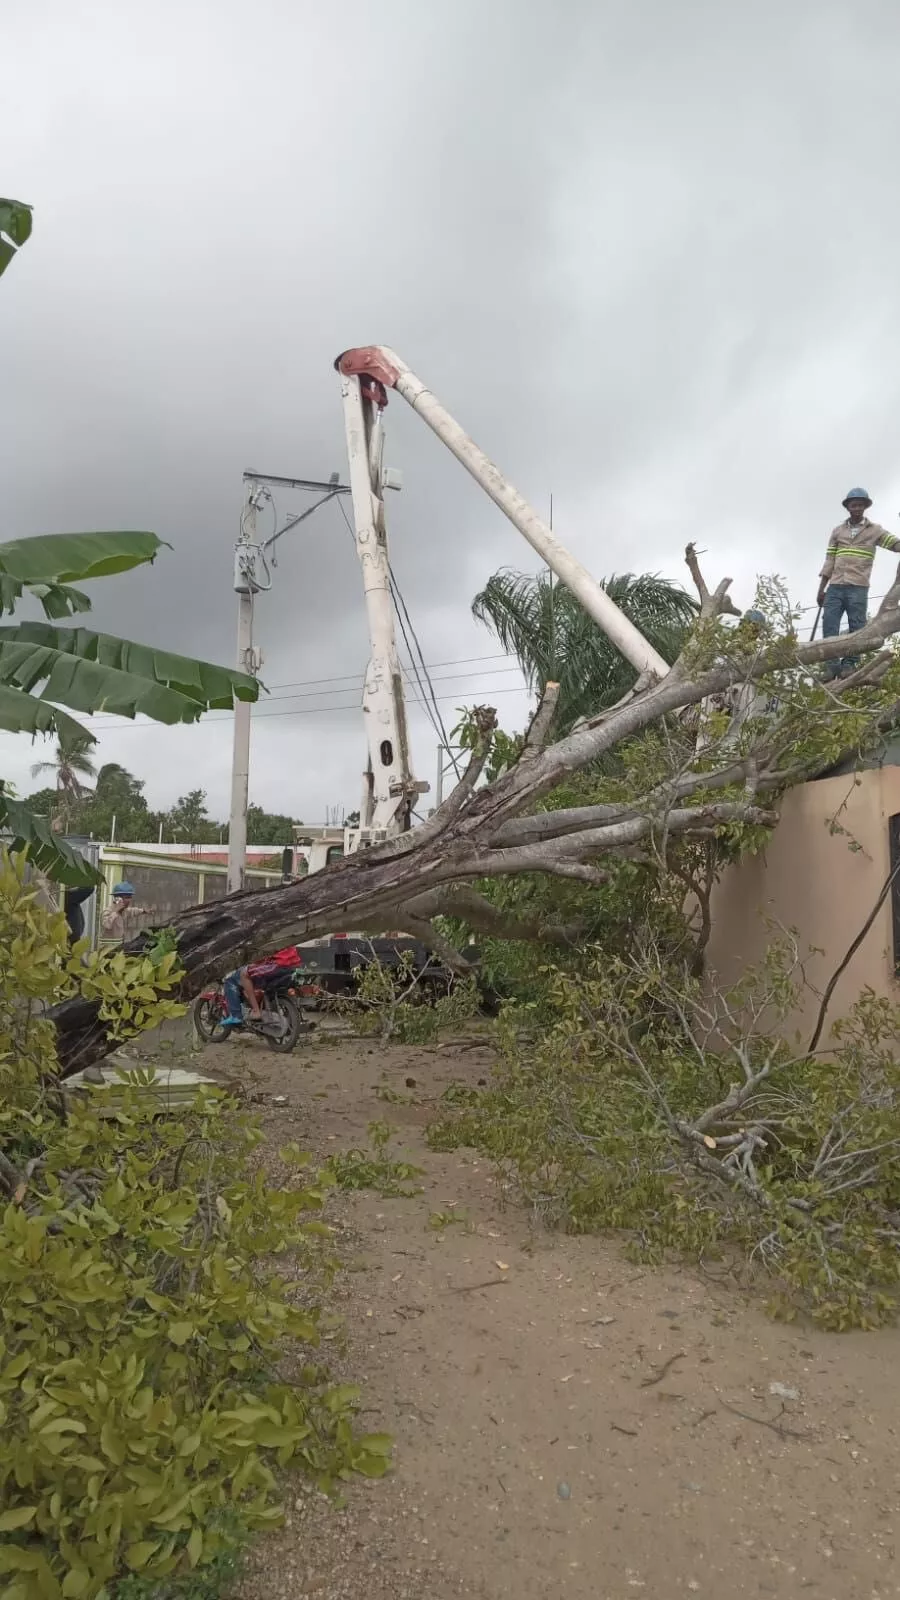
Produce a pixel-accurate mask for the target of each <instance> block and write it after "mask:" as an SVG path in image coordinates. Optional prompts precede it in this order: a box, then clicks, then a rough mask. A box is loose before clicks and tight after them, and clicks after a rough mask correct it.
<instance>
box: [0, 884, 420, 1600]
mask: <svg viewBox="0 0 900 1600" xmlns="http://www.w3.org/2000/svg"><path fill="white" fill-rule="evenodd" d="M81 954H83V952H79V950H78V949H77V948H76V951H75V952H74V953H71V952H70V951H69V950H68V948H67V945H66V937H65V923H64V919H63V918H62V917H61V916H59V915H54V914H49V913H47V912H46V911H44V910H43V909H42V908H41V907H40V906H39V905H38V903H37V901H36V898H35V895H34V893H33V892H32V891H31V890H30V889H29V888H28V886H27V884H26V883H25V881H24V873H23V870H22V867H21V864H17V863H11V862H10V861H9V860H8V859H6V858H4V859H3V860H2V861H0V1091H2V1099H0V1194H2V1195H3V1197H4V1201H5V1208H4V1209H3V1211H2V1212H0V1424H2V1427H3V1435H4V1450H3V1453H2V1459H0V1582H2V1583H3V1584H4V1585H5V1586H4V1587H2V1588H0V1595H2V1597H3V1600H57V1597H64V1600H69V1597H72V1600H98V1597H104V1600H105V1597H108V1596H111V1595H112V1594H113V1592H114V1585H115V1582H116V1580H117V1579H119V1578H120V1577H123V1576H125V1575H127V1574H128V1573H132V1574H134V1575H135V1576H136V1578H137V1577H140V1579H141V1580H142V1581H143V1580H146V1582H147V1584H148V1585H151V1586H152V1585H153V1584H156V1585H158V1586H163V1587H157V1589H155V1590H154V1589H152V1587H151V1588H148V1589H147V1590H145V1591H143V1592H144V1593H147V1594H149V1593H151V1592H153V1593H155V1594H159V1595H162V1594H163V1593H167V1592H171V1593H172V1594H173V1595H174V1594H177V1593H181V1592H185V1593H186V1592H187V1591H185V1590H184V1581H183V1580H185V1579H186V1577H187V1576H188V1575H189V1574H190V1573H191V1572H197V1573H202V1572H203V1571H204V1569H206V1568H208V1567H211V1568H213V1569H216V1570H221V1569H222V1568H223V1567H224V1566H227V1563H228V1561H229V1559H230V1556H231V1553H232V1552H233V1550H234V1547H235V1543H236V1540H237V1538H238V1537H239V1536H240V1535H242V1534H243V1533H245V1532H246V1531H249V1530H251V1529H256V1528H265V1527H268V1526H271V1525H272V1524H274V1523H276V1522H277V1521H278V1519H279V1517H280V1511H279V1506H278V1497H277V1492H276V1491H277V1476H276V1475H277V1473H278V1471H279V1470H280V1469H283V1468H286V1467H288V1466H289V1465H293V1464H297V1465H299V1466H300V1467H302V1468H303V1469H304V1470H305V1471H307V1472H308V1473H309V1474H311V1475H312V1477H313V1478H314V1480H315V1482H316V1483H317V1484H318V1485H319V1486H320V1487H322V1488H324V1489H329V1488H330V1487H331V1486H332V1485H334V1484H335V1483H336V1482H337V1481H338V1480H339V1479H341V1478H343V1477H346V1476H347V1475H348V1474H349V1473H351V1472H361V1473H364V1474H366V1475H370V1476H378V1475H380V1474H381V1473H383V1472H384V1471H385V1470H386V1467H387V1464H388V1456H389V1443H388V1441H387V1439H386V1438H384V1437H383V1436H380V1435H370V1436H359V1435H357V1434H356V1433H355V1431H354V1427H353V1415H354V1409H355V1401H356V1391H355V1390H353V1389H352V1388H349V1387H347V1386H332V1385H330V1384H329V1382H328V1379H327V1374H326V1373H325V1372H324V1370H323V1369H322V1367H321V1366H319V1365H317V1364H316V1363H315V1361H314V1352H315V1347H316V1345H317V1344H318V1342H319V1338H320V1310H319V1308H318V1306H317V1304H316V1303H315V1300H316V1297H317V1295H318V1294H319V1293H320V1292H321V1288H322V1285H323V1282H324V1280H325V1278H327V1274H328V1272H329V1270H330V1266H331V1263H330V1261H329V1258H328V1256H327V1253H326V1246H325V1244H324V1243H323V1235H326V1234H327V1230H326V1229H324V1228H323V1225H322V1224H321V1222H318V1221H315V1220H311V1214H313V1213H315V1212H316V1211H318V1210H319V1209H320V1207H321V1204H322V1198H323V1183H322V1182H320V1181H319V1180H318V1178H317V1177H316V1176H315V1175H307V1176H306V1177H305V1178H301V1177H300V1176H299V1175H298V1172H299V1167H300V1165H301V1161H302V1158H300V1157H299V1156H298V1154H297V1153H296V1152H282V1155H283V1157H284V1159H285V1163H286V1165H287V1167H288V1170H289V1171H290V1173H291V1174H292V1175H291V1177H290V1179H289V1181H288V1183H287V1184H286V1186H285V1187H283V1188H281V1189H278V1190H273V1189H271V1188H270V1187H269V1186H268V1184H267V1181H266V1178H265V1176H264V1174H263V1172H262V1171H261V1170H260V1168H259V1165H258V1163H257V1162H255V1160H254V1151H255V1149H256V1147H257V1145H258V1144H259V1142H260V1139H261V1134H260V1132H259V1130H258V1128H256V1127H255V1126H254V1124H253V1123H252V1122H251V1121H250V1120H249V1119H248V1118H247V1117H245V1116H244V1115H243V1114H242V1113H241V1112H240V1111H239V1110H238V1108H237V1107H236V1106H234V1105H233V1104H232V1103H230V1102H229V1101H228V1100H227V1099H226V1098H225V1097H224V1096H222V1095H219V1094H218V1093H217V1092H207V1091H204V1092H203V1093H201V1094H198V1096H197V1098H196V1100H195V1101H194V1103H193V1104H191V1105H190V1106H188V1107H187V1108H182V1107H179V1115H178V1117H177V1118H175V1117H173V1116H168V1115H163V1116H160V1115H159V1100H158V1099H156V1098H154V1096H153V1094H152V1093H150V1092H149V1085H150V1081H151V1080H150V1077H149V1075H148V1074H144V1075H143V1076H142V1075H140V1074H135V1075H123V1085H122V1088H121V1090H119V1091H117V1093H116V1095H115V1097H114V1099H113V1098H112V1097H110V1096H109V1095H108V1093H107V1092H106V1091H103V1090H94V1089H82V1090H78V1091H74V1092H72V1091H68V1092H66V1095H65V1101H63V1098H62V1093H61V1091H60V1089H59V1087H58V1085H57V1084H56V1083H55V1081H54V1078H53V1029H52V1024H51V1023H50V1022H49V1021H48V1020H47V1019H46V1017H45V1016H44V1015H43V1008H44V1007H45V1006H46V1005H48V1004H52V1003H53V1002H55V1001H56V1000H58V999H60V998H61V997H62V996H64V995H66V994H69V993H71V992H72V990H73V988H74V987H78V986H82V985H83V986H84V987H85V988H86V989H87V990H88V992H91V993H95V992H98V988H99V989H100V992H102V994H103V999H104V1008H105V1009H106V1011H107V1014H108V1015H109V1016H110V1018H111V1019H112V1020H113V1022H114V1024H115V1025H117V1026H118V1027H120V1028H122V1029H123V1030H126V1031H127V1030H133V1029H134V1028H135V1027H138V1026H141V1025H142V1024H143V1025H147V1024H148V1022H149V1021H150V1020H152V1019H153V1018H154V1017H155V1016H156V1015H157V1014H158V1008H159V1007H160V1006H162V1007H163V1008H164V1010H166V1011H167V1012H168V1010H169V1008H171V1007H172V1006H173V1005H174V1002H173V1001H172V1000H170V999H168V998H166V997H165V995H163V997H162V998H160V996H159V994H158V989H159V988H160V987H161V988H163V989H164V990H165V989H166V988H169V989H171V988H172V987H173V986H174V985H175V984H176V983H177V981H178V976H179V974H178V970H177V958H176V957H175V956H174V955H173V953H172V952H171V951H164V952H160V951H156V952H155V954H154V957H153V958H151V957H146V958H137V959H135V958H129V957H126V956H125V955H124V954H123V953H122V952H118V953H117V954H116V955H114V957H113V958H112V959H111V960H110V961H107V962H102V963H99V964H98V963H97V962H92V961H91V962H89V963H88V965H87V966H86V967H85V968H83V969H82V967H81V962H80V959H79V957H80V955H81ZM154 961H155V962H156V965H155V966H154ZM148 967H149V969H150V970H147V968H148ZM288 1253H289V1254H290V1257H291V1263H292V1269H293V1270H292V1274H291V1280H292V1282H293V1281H296V1280H297V1279H298V1278H299V1281H300V1284H301V1292H302V1296H303V1303H302V1304H296V1303H295V1302H294V1292H293V1289H292V1287H291V1285H290V1284H289V1282H288V1280H287V1278H286V1276H285V1275H284V1274H283V1273H282V1272H281V1271H279V1270H278V1266H277V1264H276V1263H277V1259H278V1258H279V1257H280V1256H284V1255H286V1254H288ZM298 1341H299V1344H300V1345H301V1346H302V1347H303V1350H302V1353H300V1354H299V1355H298V1356H297V1357H296V1358H294V1357H293V1352H294V1350H296V1348H297V1342H298ZM289 1360H291V1361H292V1365H290V1366H289V1365H286V1363H287V1362H288V1361H289ZM166 1585H168V1590H167V1589H166V1588H165V1587H164V1586H166ZM179 1585H180V1586H181V1587H180V1588H179V1587H178V1586H179ZM122 1592H123V1593H124V1594H128V1593H130V1591H129V1590H128V1589H124V1590H123V1591H122ZM194 1592H197V1593H198V1592H199V1591H197V1590H195V1591H194Z"/></svg>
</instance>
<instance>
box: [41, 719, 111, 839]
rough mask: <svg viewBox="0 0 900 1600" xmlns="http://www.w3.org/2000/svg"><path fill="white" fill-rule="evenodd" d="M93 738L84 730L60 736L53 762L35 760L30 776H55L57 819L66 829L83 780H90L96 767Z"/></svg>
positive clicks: (84, 787) (83, 787)
mask: <svg viewBox="0 0 900 1600" xmlns="http://www.w3.org/2000/svg"><path fill="white" fill-rule="evenodd" d="M94 742H95V741H94V739H93V738H92V737H91V735H90V734H89V733H88V732H87V731H85V732H83V733H76V732H75V731H74V730H73V731H72V732H69V731H66V732H65V733H60V735H59V737H58V738H57V741H56V751H55V753H54V756H53V759H52V761H36V762H35V764H34V766H33V767H32V769H31V776H32V777H33V778H39V777H41V775H42V774H43V773H45V772H52V773H54V774H55V777H56V818H55V820H57V821H61V822H62V823H63V824H64V826H66V827H68V824H69V822H70V820H71V815H72V810H73V808H74V806H75V804H76V802H77V801H79V800H80V799H81V797H82V795H83V794H84V793H85V789H86V787H87V786H86V785H85V784H84V783H82V781H81V780H82V778H93V777H94V776H95V775H96V771H97V769H96V767H95V766H94V763H93V761H92V759H91V751H92V749H93V747H94Z"/></svg>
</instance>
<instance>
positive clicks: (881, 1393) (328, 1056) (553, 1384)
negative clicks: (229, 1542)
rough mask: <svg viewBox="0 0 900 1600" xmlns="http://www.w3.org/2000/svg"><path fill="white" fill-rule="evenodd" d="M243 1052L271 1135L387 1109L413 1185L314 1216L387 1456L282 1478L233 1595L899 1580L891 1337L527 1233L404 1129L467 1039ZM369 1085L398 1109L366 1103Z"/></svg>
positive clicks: (881, 1589) (466, 1070)
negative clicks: (359, 1476) (336, 1474)
mask: <svg viewBox="0 0 900 1600" xmlns="http://www.w3.org/2000/svg"><path fill="white" fill-rule="evenodd" d="M225 1048H227V1049H228V1050H229V1051H231V1050H232V1049H233V1050H234V1052H235V1054H234V1055H233V1056H232V1057H230V1059H229V1066H233V1065H234V1064H235V1063H236V1062H237V1059H238V1052H239V1051H240V1050H241V1047H240V1046H238V1045H236V1044H235V1045H229V1046H227V1047H225ZM222 1060H223V1057H222V1055H221V1053H218V1054H217V1053H216V1052H214V1051H209V1052H207V1053H206V1059H205V1061H204V1067H205V1068H206V1067H208V1066H209V1065H211V1064H212V1063H214V1062H215V1063H217V1064H218V1065H221V1064H222ZM246 1063H247V1066H248V1067H249V1068H251V1069H252V1071H253V1073H254V1074H255V1075H256V1078H257V1084H258V1088H259V1089H260V1091H261V1092H262V1095H263V1098H262V1099H261V1101H260V1106H259V1109H260V1110H261V1112H262V1115H263V1118H264V1121H265V1124H266V1127H267V1129H268V1130H269V1131H270V1132H271V1135H272V1138H273V1140H275V1141H277V1143H278V1144H283V1143H285V1142H286V1141H287V1140H289V1139H292V1140H293V1139H295V1140H297V1141H299V1142H300V1143H301V1144H302V1145H303V1146H304V1148H309V1149H312V1150H315V1151H316V1152H319V1153H327V1152H331V1151H334V1150H335V1149H343V1148H347V1147H349V1146H351V1145H354V1144H359V1143H360V1142H365V1131H366V1127H367V1124H368V1123H369V1122H370V1121H372V1120H373V1119H375V1118H384V1119H385V1120H387V1121H390V1122H391V1123H392V1124H394V1125H395V1126H396V1127H397V1129H398V1142H397V1154H400V1153H403V1154H405V1155H406V1156H407V1157H408V1158H409V1159H411V1160H413V1161H415V1162H416V1164H417V1165H419V1166H421V1167H422V1168H424V1172H425V1176H424V1178H423V1180H422V1182H423V1184H424V1190H423V1193H422V1194H421V1195H418V1196H417V1197H416V1198H415V1199H395V1200H382V1199H379V1198H378V1197H377V1196H376V1195H373V1194H371V1193H362V1194H359V1195H349V1196H342V1197H340V1198H339V1199H338V1200H337V1201H336V1203H335V1205H334V1207H333V1217H332V1220H336V1221H338V1222H339V1223H340V1224H341V1225H342V1229H343V1230H344V1231H343V1234H342V1239H341V1250H342V1254H343V1255H344V1257H345V1259H346V1260H348V1262H349V1264H350V1267H351V1270H350V1271H348V1272H347V1273H346V1274H345V1275H344V1277H343V1280H342V1288H341V1291H340V1292H341V1295H342V1299H343V1310H344V1312H345V1314H346V1316H347V1320H348V1326H349V1330H350V1335H351V1350H350V1353H349V1357H348V1360H347V1364H346V1365H347V1370H348V1371H349V1372H350V1373H351V1374H352V1375H353V1377H354V1379H356V1380H357V1381H359V1382H360V1383H361V1384H362V1385H363V1387H364V1391H365V1404H366V1407H367V1411H366V1415H365V1417H364V1422H365V1425H366V1426H367V1427H368V1428H371V1429H376V1428H377V1429H386V1430H388V1431H389V1432H391V1433H392V1434H393V1435H394V1437H395V1439H396V1471H395V1473H394V1475H393V1476H392V1477H391V1478H390V1479H389V1480H388V1481H387V1482H384V1483H380V1484H376V1485H373V1486H367V1485H366V1486H359V1487H356V1486H354V1488H353V1489H352V1491H351V1494H350V1497H349V1505H348V1508H347V1510H346V1511H344V1512H340V1513H335V1512H333V1511H332V1510H331V1509H330V1508H329V1507H328V1506H327V1505H326V1504H325V1503H324V1502H323V1501H322V1500H321V1499H320V1498H319V1497H317V1496H315V1495H312V1496H310V1495H309V1494H300V1493H298V1495H297V1499H296V1503H295V1504H294V1505H293V1507H292V1508H291V1511H290V1519H289V1523H288V1526H287V1527H286V1528H285V1529H284V1531H283V1532H282V1533H280V1534H278V1535H275V1536H273V1537H271V1538H268V1539H266V1540H265V1541H263V1542H262V1543H261V1544H260V1545H259V1546H258V1548H257V1550H256V1552H255V1553H254V1555H253V1558H252V1563H251V1567H250V1570H249V1572H248V1573H247V1575H246V1577H245V1578H244V1580H243V1581H242V1584H241V1586H240V1589H239V1597H240V1600H263V1596H265V1597H266V1600H282V1597H285V1600H286V1597H287V1596H291V1597H292V1600H307V1597H309V1600H338V1597H351V1596H352V1597H353V1600H363V1597H365V1600H450V1597H451V1596H458V1595H469V1596H473V1597H479V1600H548V1597H555V1596H557V1595H559V1596H565V1597H566V1600H631V1597H635V1600H678V1597H680V1596H690V1595H700V1596H703V1595H706V1596H710V1597H715V1600H722V1597H725V1596H727V1597H729V1600H731V1597H737V1596H767V1597H768V1596H775V1597H777V1600H796V1597H797V1596H803V1595H807V1594H808V1595H810V1596H811V1597H815V1600H876V1597H877V1600H887V1597H893V1596H898V1595H900V1567H898V1563H897V1560H896V1550H897V1537H896V1534H897V1533H900V1528H898V1526H897V1524H898V1520H900V1495H898V1491H900V1454H898V1444H900V1440H898V1419H900V1406H898V1400H897V1393H898V1385H897V1370H898V1363H900V1335H898V1334H897V1333H895V1332H887V1333H881V1334H874V1335H872V1334H870V1335H856V1334H853V1335H849V1336H843V1337H837V1336H834V1335H826V1334H820V1333H817V1332H816V1331H814V1330H811V1329H809V1328H805V1327H800V1328H798V1327H788V1328H786V1327H783V1326H778V1325H776V1324H773V1323H772V1322H771V1321H769V1320H768V1319H767V1318H766V1316H765V1315H764V1313H763V1311H762V1309H761V1308H760V1307H759V1306H758V1305H757V1304H755V1303H754V1302H752V1301H749V1300H747V1299H746V1298H744V1297H742V1296H740V1295H738V1294H736V1293H735V1292H734V1291H732V1290H731V1289H729V1288H728V1287H726V1286H724V1285H721V1284H711V1283H709V1282H707V1281H705V1280H704V1279H702V1278H701V1277H700V1276H699V1275H698V1274H695V1273H692V1272H691V1271H687V1270H681V1271H678V1270H666V1271H659V1272H657V1271H653V1270H643V1269H641V1268H638V1267H635V1266H632V1265H630V1264H629V1263H628V1262H626V1261H625V1260H624V1259H623V1256H622V1252H621V1250H620V1249H619V1248H618V1246H617V1245H616V1243H615V1242H614V1241H606V1240H597V1239H579V1240H576V1239H567V1238H559V1237H549V1236H547V1235H545V1234H544V1235H542V1234H541V1233H533V1232H532V1230H531V1229H530V1227H529V1220H528V1218H527V1217H526V1216H525V1215H524V1214H523V1213H522V1212H521V1211H520V1210H519V1209H517V1208H516V1206H515V1205H505V1204H504V1197H503V1195H502V1194H501V1193H500V1191H499V1188H498V1185H497V1182H496V1180H495V1177H494V1174H493V1172H492V1170H491V1167H490V1165H489V1164H488V1163H485V1162H483V1161H481V1160H479V1159H478V1158H477V1157H475V1156H473V1155H472V1154H471V1153H466V1152H464V1153H462V1154H452V1155H433V1154H431V1153H430V1152H429V1151H428V1150H427V1149H426V1148H425V1145H424V1139H423V1129H424V1126H425V1124H426V1123H427V1122H428V1121H429V1120H430V1119H431V1117H432V1116H433V1114H434V1101H435V1099H436V1098H437V1097H438V1096H439V1095H440V1093H441V1091H442V1090H443V1088H444V1087H445V1086H446V1084H447V1083H448V1082H449V1081H451V1080H452V1079H465V1080H467V1081H475V1080H477V1079H478V1078H479V1077H483V1076H485V1075H486V1074H487V1072H488V1071H489V1067H490V1057H489V1056H488V1055H487V1054H485V1053H483V1052H480V1051H479V1052H471V1051H466V1052H463V1053H456V1054H454V1051H453V1050H452V1049H446V1048H445V1049H441V1050H438V1051H436V1052H435V1051H422V1050H415V1049H390V1050H384V1049H378V1050H372V1049H370V1048H368V1047H367V1046H366V1045H364V1044H361V1043H358V1042H348V1043H345V1044H340V1045H330V1046H327V1047H324V1046H318V1047H315V1048H313V1049H311V1050H309V1051H305V1052H304V1051H300V1052H298V1054H297V1056H296V1057H291V1058H287V1059H286V1060H285V1061H281V1060H279V1058H276V1057H273V1056H271V1055H267V1054H266V1053H265V1051H264V1050H262V1049H255V1048H252V1047H248V1048H247V1049H246ZM305 1063H311V1064H309V1065H306V1064H305ZM407 1079H414V1080H415V1083H414V1085H412V1086H411V1087H410V1086H408V1085H407V1082H406V1080H407ZM382 1083H386V1084H388V1085H389V1086H390V1087H391V1089H393V1090H395V1091H397V1092H399V1093H401V1094H405V1095H409V1094H412V1095H414V1096H415V1097H416V1099H417V1102H418V1103H415V1104H386V1103H384V1102H383V1101H381V1100H379V1099H378V1098H377V1096H376V1088H377V1086H378V1085H379V1084H382ZM276 1096H284V1097H286V1098H285V1100H284V1102H283V1103H279V1102H278V1101H277V1100H276V1098H275V1097H276ZM451 1212H455V1213H457V1214H458V1215H459V1216H460V1217H461V1218H463V1219H464V1220H463V1221H456V1222H454V1221H448V1220H446V1219H447V1216H448V1213H451ZM438 1214H440V1215H441V1216H442V1217H443V1218H444V1219H445V1220H444V1222H443V1223H442V1224H440V1225H436V1224H437V1223H438Z"/></svg>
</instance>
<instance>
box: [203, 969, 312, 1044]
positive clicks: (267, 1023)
mask: <svg viewBox="0 0 900 1600" xmlns="http://www.w3.org/2000/svg"><path fill="white" fill-rule="evenodd" d="M253 987H254V991H255V994H256V1003H257V1005H258V1006H259V1009H260V1012H261V1016H260V1017H259V1019H257V1018H255V1017H251V1015H250V1007H249V1005H248V1004H247V1001H246V999H245V997H244V995H243V994H242V995H241V1014H242V1020H241V1022H240V1024H231V1025H228V1024H226V1021H225V1019H226V1017H227V1016H228V1001H227V1000H226V998H225V988H224V985H223V984H221V983H217V984H213V985H212V986H211V987H210V988H208V989H204V990H203V993H202V994H199V995H198V996H197V998H196V1000H195V1001H194V1004H193V1007H192V1012H191V1014H192V1016H193V1020H194V1027H195V1028H196V1030H197V1032H198V1034H199V1035H200V1038H201V1039H205V1040H206V1042H207V1044H223V1043H224V1042H225V1040H226V1039H228V1038H229V1037H230V1036H231V1035H232V1034H233V1033H253V1034H256V1035H258V1037H259V1038H261V1039H264V1040H265V1042H266V1044H267V1046H268V1048H269V1049H270V1050H276V1051H278V1052H279V1053H280V1054H284V1055H286V1054H287V1053H288V1052H289V1051H291V1050H293V1048H294V1046H295V1044H296V1043H297V1040H298V1039H299V1038H300V1035H301V1034H302V1033H310V1032H311V1031H312V1028H313V1026H314V1024H312V1023H308V1022H307V1023H305V1022H304V1021H303V1016H302V1012H301V1010H300V997H299V994H298V990H297V984H296V981H295V974H294V973H293V972H287V971H283V972H275V973H272V975H271V976H270V977H267V978H264V979H260V980H259V981H258V982H257V983H254V986H253Z"/></svg>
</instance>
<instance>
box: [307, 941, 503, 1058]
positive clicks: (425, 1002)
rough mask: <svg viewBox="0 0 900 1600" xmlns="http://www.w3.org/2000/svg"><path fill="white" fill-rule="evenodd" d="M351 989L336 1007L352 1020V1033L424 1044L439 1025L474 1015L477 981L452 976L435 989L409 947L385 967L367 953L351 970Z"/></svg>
mask: <svg viewBox="0 0 900 1600" xmlns="http://www.w3.org/2000/svg"><path fill="white" fill-rule="evenodd" d="M355 978H356V984H355V988H354V989H353V991H352V992H351V993H350V994H349V995H347V996H345V997H342V998H341V999H340V1000H339V1001H338V1002H337V1008H338V1009H339V1010H341V1011H343V1012H344V1013H345V1014H346V1015H348V1016H350V1017H351V1018H352V1019H353V1025H354V1028H355V1029H356V1031H357V1032H358V1033H361V1034H363V1035H369V1036H372V1035H374V1036H377V1037H378V1038H380V1039H381V1040H382V1041H383V1042H385V1043H386V1042H387V1040H388V1039H393V1040H395V1041H396V1043H398V1044H427V1043H429V1041H430V1040H432V1039H434V1038H436V1037H437V1035H438V1034H439V1033H441V1032H442V1031H443V1030H444V1029H445V1028H448V1027H453V1026H457V1025H459V1024H460V1023H462V1022H466V1021H468V1020H469V1018H471V1017H473V1016H475V1015H477V1013H478V1009H479V994H478V985H477V983H476V981H475V979H474V977H473V978H468V977H463V978H456V979H454V980H452V981H451V982H450V984H449V985H447V986H446V987H444V988H443V990H441V989H440V988H439V987H438V980H434V979H430V978H429V977H428V976H427V975H426V972H425V971H421V970H420V971H418V972H417V971H416V968H415V962H414V959H413V956H412V953H411V952H410V951H403V953H402V954H401V956H400V960H399V961H398V963H397V965H396V966H387V965H386V964H385V963H384V962H382V961H379V960H378V958H377V956H375V955H374V954H373V956H372V958H371V960H369V961H367V962H366V963H365V965H363V966H361V967H359V968H358V969H357V971H356V973H355Z"/></svg>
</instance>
